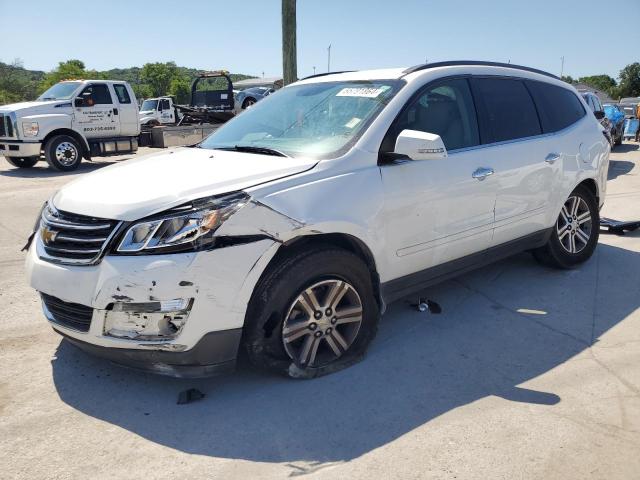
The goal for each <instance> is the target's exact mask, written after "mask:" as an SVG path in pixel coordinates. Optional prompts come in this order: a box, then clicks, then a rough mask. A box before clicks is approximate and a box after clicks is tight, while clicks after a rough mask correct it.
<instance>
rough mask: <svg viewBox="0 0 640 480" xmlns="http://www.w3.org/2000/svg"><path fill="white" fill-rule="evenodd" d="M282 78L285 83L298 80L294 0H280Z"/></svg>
mask: <svg viewBox="0 0 640 480" xmlns="http://www.w3.org/2000/svg"><path fill="white" fill-rule="evenodd" d="M282 80H283V83H284V84H285V85H288V84H290V83H293V82H295V81H296V80H298V62H297V50H296V0H282Z"/></svg>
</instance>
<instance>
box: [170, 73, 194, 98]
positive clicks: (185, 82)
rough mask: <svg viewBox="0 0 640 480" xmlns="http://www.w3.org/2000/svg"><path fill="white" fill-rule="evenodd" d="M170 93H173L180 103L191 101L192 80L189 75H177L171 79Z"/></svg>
mask: <svg viewBox="0 0 640 480" xmlns="http://www.w3.org/2000/svg"><path fill="white" fill-rule="evenodd" d="M169 94H170V95H173V97H174V98H175V101H176V103H177V104H178V105H180V104H185V103H189V99H190V97H191V82H189V79H188V78H187V77H177V78H174V79H173V80H171V85H170V86H169Z"/></svg>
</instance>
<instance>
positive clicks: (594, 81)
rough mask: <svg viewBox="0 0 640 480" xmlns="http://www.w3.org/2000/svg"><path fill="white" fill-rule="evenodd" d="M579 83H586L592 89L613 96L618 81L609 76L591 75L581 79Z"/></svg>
mask: <svg viewBox="0 0 640 480" xmlns="http://www.w3.org/2000/svg"><path fill="white" fill-rule="evenodd" d="M578 82H580V83H585V84H587V85H589V86H590V87H593V88H595V89H596V90H600V91H602V92H605V93H607V94H608V95H610V96H613V94H614V91H615V89H616V81H615V80H614V79H613V78H611V77H610V76H609V75H591V76H588V77H580V78H579V79H578Z"/></svg>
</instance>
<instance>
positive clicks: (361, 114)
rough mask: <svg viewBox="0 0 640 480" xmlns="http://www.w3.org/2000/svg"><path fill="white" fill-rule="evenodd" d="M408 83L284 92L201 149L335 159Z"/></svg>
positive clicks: (326, 86) (235, 121)
mask: <svg viewBox="0 0 640 480" xmlns="http://www.w3.org/2000/svg"><path fill="white" fill-rule="evenodd" d="M403 84H404V82H402V81H400V80H379V81H377V80H376V81H355V82H345V81H342V82H326V83H313V84H307V85H294V86H291V87H287V88H283V89H281V90H279V91H278V92H276V93H273V94H271V95H269V96H268V97H266V98H265V99H264V100H262V101H260V102H258V103H257V104H255V105H254V106H252V107H251V108H250V109H249V110H247V111H245V112H243V113H242V114H241V115H239V116H238V117H236V118H234V119H233V120H231V121H230V122H228V123H226V124H225V125H223V126H222V127H220V128H219V129H218V130H216V131H215V132H214V133H213V134H211V135H210V136H209V137H207V138H206V139H205V140H204V141H203V142H202V143H201V144H200V147H201V148H212V149H234V148H235V147H238V146H240V147H257V148H264V149H273V150H277V151H279V152H282V153H284V154H286V155H288V156H292V157H297V156H304V157H312V158H317V159H321V158H335V157H336V156H339V155H341V154H342V153H344V152H346V151H347V149H349V148H350V147H351V146H352V145H353V144H354V143H355V142H356V141H357V140H358V138H360V136H361V135H362V134H363V133H364V131H365V130H366V128H367V127H368V125H369V124H370V123H371V122H372V121H373V119H374V118H375V117H376V116H377V115H378V114H379V113H380V111H381V110H382V109H383V108H384V107H385V105H387V103H388V102H389V100H391V98H392V97H393V96H394V95H395V94H396V93H397V91H398V90H399V89H400V87H401V86H402V85H403Z"/></svg>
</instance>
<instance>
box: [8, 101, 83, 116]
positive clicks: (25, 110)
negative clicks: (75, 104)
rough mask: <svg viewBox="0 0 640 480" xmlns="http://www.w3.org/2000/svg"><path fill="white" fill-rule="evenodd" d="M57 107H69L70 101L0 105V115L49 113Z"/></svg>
mask: <svg viewBox="0 0 640 480" xmlns="http://www.w3.org/2000/svg"><path fill="white" fill-rule="evenodd" d="M57 106H69V107H70V106H71V100H47V101H42V102H20V103H11V104H9V105H0V113H7V112H16V113H19V114H20V115H21V116H25V115H33V114H36V113H40V112H49V111H50V110H51V108H55V107H57Z"/></svg>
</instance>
